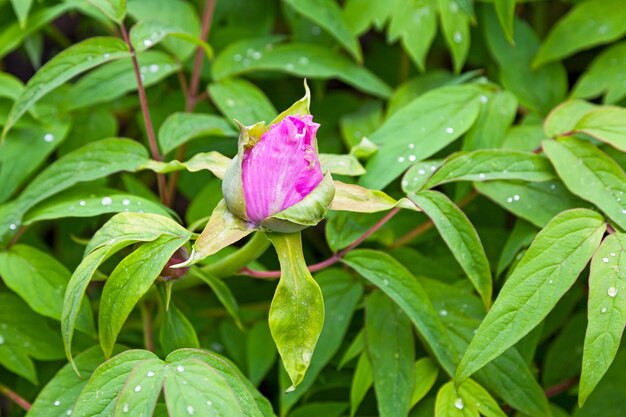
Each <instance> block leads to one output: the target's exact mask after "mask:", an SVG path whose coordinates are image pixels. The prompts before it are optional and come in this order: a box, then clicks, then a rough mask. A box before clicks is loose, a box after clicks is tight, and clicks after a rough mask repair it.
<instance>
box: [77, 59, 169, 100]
mask: <svg viewBox="0 0 626 417" xmlns="http://www.w3.org/2000/svg"><path fill="white" fill-rule="evenodd" d="M137 61H138V63H139V71H140V76H141V82H142V84H143V86H144V87H150V86H152V85H154V84H157V83H158V82H159V81H161V80H164V79H165V78H167V77H169V76H170V75H172V74H174V73H175V72H176V71H178V70H180V68H181V67H180V64H179V63H178V62H176V61H175V60H174V59H173V58H171V57H170V56H169V55H167V54H166V53H164V52H158V51H150V52H143V53H138V54H137ZM136 89H137V78H136V77H135V72H134V68H133V63H132V62H131V61H130V60H127V59H124V60H121V61H114V62H109V63H107V64H105V65H103V66H101V67H100V68H97V69H95V70H93V71H91V72H90V73H89V74H87V75H85V76H84V77H82V78H81V79H80V80H79V81H78V82H77V83H76V84H74V85H73V86H72V87H71V89H70V91H69V100H68V101H69V109H70V110H76V109H81V108H84V107H89V106H93V105H94V104H98V103H106V102H111V101H113V100H115V99H117V98H119V97H122V96H124V95H125V94H127V93H129V92H131V91H135V90H136Z"/></svg>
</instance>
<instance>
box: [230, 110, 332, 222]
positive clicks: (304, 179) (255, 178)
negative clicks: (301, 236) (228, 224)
mask: <svg viewBox="0 0 626 417" xmlns="http://www.w3.org/2000/svg"><path fill="white" fill-rule="evenodd" d="M318 127H319V124H317V123H313V116H310V115H306V116H287V117H285V118H284V119H283V120H282V121H280V122H279V123H277V124H275V125H273V126H271V127H270V130H269V131H268V132H267V133H265V134H264V135H263V136H262V137H261V140H260V141H259V142H258V143H257V144H256V145H254V147H252V148H248V149H246V150H245V151H244V155H243V162H242V175H243V192H244V196H245V199H246V214H247V217H248V221H251V222H253V223H259V222H261V221H262V220H264V219H266V218H267V217H270V216H272V215H274V214H276V213H278V212H280V211H283V210H284V209H286V208H288V207H291V206H293V205H294V204H296V203H297V202H299V201H300V200H302V199H303V198H304V197H306V196H307V195H308V194H309V193H310V192H311V191H312V190H313V189H314V188H315V187H317V185H318V184H319V183H320V182H321V181H322V178H323V174H322V169H321V167H320V162H319V158H318V156H317V151H316V148H315V140H316V138H315V133H316V132H317V129H318Z"/></svg>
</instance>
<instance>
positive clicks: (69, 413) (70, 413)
mask: <svg viewBox="0 0 626 417" xmlns="http://www.w3.org/2000/svg"><path fill="white" fill-rule="evenodd" d="M65 414H67V415H68V416H71V415H72V409H71V408H70V409H69V410H67V411H66V412H65Z"/></svg>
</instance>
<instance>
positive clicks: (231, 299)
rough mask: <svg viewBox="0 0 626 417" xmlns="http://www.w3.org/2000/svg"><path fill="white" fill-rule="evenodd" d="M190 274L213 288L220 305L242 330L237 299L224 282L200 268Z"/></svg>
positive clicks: (192, 270)
mask: <svg viewBox="0 0 626 417" xmlns="http://www.w3.org/2000/svg"><path fill="white" fill-rule="evenodd" d="M189 273H190V274H191V275H193V276H195V277H197V278H199V279H201V280H202V281H204V283H205V284H207V285H208V286H209V287H210V288H211V291H213V293H214V294H215V296H216V297H217V299H218V300H220V303H222V305H223V306H224V308H226V311H228V314H230V316H231V317H232V319H233V320H234V321H235V323H236V324H237V326H239V328H241V329H242V328H243V324H242V323H241V318H240V317H239V305H238V304H237V299H236V298H235V296H234V295H233V293H232V292H231V291H230V288H228V286H227V285H226V284H225V283H224V281H222V280H221V279H220V278H217V277H214V276H213V275H210V274H207V273H205V272H203V271H202V270H201V269H199V268H192V269H190V271H189Z"/></svg>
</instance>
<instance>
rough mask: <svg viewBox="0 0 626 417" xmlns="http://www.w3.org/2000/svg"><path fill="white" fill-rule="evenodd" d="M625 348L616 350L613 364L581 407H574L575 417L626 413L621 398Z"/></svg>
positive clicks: (616, 416)
mask: <svg viewBox="0 0 626 417" xmlns="http://www.w3.org/2000/svg"><path fill="white" fill-rule="evenodd" d="M625 367H626V350H624V349H620V350H619V351H618V352H617V356H616V357H615V361H614V362H613V366H611V367H610V368H609V370H608V372H607V373H606V375H605V376H604V378H602V381H600V383H599V384H598V386H597V387H596V389H595V390H594V392H593V393H592V394H591V395H590V396H589V399H588V400H587V401H586V402H585V406H584V407H582V408H576V410H575V412H574V416H575V417H594V416H602V417H621V416H623V415H624V413H626V405H625V404H624V399H623V398H622V394H621V393H622V392H624V388H625V387H626V377H625V376H626V375H625V374H624V369H625Z"/></svg>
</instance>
